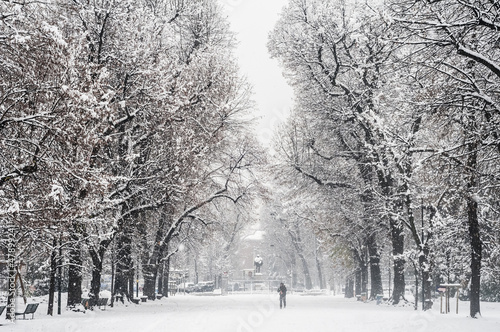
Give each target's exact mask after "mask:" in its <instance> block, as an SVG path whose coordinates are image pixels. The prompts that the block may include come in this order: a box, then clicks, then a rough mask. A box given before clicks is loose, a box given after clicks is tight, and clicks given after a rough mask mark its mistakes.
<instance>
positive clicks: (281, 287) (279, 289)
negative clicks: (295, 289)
mask: <svg viewBox="0 0 500 332" xmlns="http://www.w3.org/2000/svg"><path fill="white" fill-rule="evenodd" d="M278 293H280V296H281V297H285V296H286V287H285V285H280V287H279V288H278Z"/></svg>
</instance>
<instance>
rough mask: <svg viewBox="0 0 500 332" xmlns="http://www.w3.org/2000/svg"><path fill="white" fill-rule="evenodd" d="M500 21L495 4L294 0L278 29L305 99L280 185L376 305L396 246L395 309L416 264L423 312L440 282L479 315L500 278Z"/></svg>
mask: <svg viewBox="0 0 500 332" xmlns="http://www.w3.org/2000/svg"><path fill="white" fill-rule="evenodd" d="M499 13H500V5H499V4H498V3H497V2H494V1H487V0H484V1H468V0H464V1H451V0H450V1H447V0H443V1H418V0H405V1H399V0H398V1H385V2H384V3H381V2H380V1H363V2H346V1H339V2H325V1H319V0H290V1H289V4H288V6H287V7H286V8H285V9H284V10H283V12H282V14H281V18H280V20H279V22H278V23H277V25H276V27H275V29H274V31H273V32H272V33H271V34H270V41H269V50H270V52H271V54H272V55H273V56H274V57H275V58H277V59H278V60H279V61H280V62H281V64H282V66H283V67H284V71H285V75H286V77H287V78H288V80H289V82H290V84H291V85H292V87H293V88H294V91H295V99H296V106H295V108H294V110H293V111H292V116H291V118H290V120H289V121H288V123H287V124H286V125H285V126H284V127H283V129H282V130H281V131H280V133H279V135H278V137H277V140H276V161H277V165H276V166H275V170H274V171H275V172H274V174H279V177H277V179H276V181H278V183H280V184H283V185H288V187H289V190H290V192H291V193H293V194H290V195H288V199H289V201H290V202H292V203H291V204H290V205H291V206H293V207H294V210H295V211H294V212H293V213H294V214H295V215H297V216H303V220H308V219H312V220H315V222H313V223H309V224H310V225H311V226H312V227H313V229H314V230H315V232H316V233H317V235H318V237H320V238H321V240H322V241H324V243H328V245H327V250H328V251H329V252H330V253H331V254H334V253H339V252H342V253H344V254H345V253H350V254H349V255H348V256H345V257H346V260H348V261H350V262H352V263H354V265H355V266H356V268H355V269H354V270H355V271H356V272H355V277H356V278H355V279H356V283H357V284H358V285H359V286H360V287H356V288H359V289H360V290H361V291H367V285H368V280H370V282H371V296H372V297H374V296H375V295H376V294H378V293H381V292H382V284H381V276H380V260H381V248H383V247H384V246H386V245H389V246H390V248H391V250H390V252H391V257H390V258H391V260H392V262H393V270H394V273H393V277H394V280H393V282H394V291H393V294H392V301H393V302H394V303H398V302H399V301H400V300H401V298H403V297H404V290H405V269H406V267H407V266H413V267H414V268H415V271H416V272H415V275H416V276H419V278H418V279H417V280H420V281H421V283H422V289H423V292H424V299H425V302H424V304H423V308H424V309H428V308H430V307H431V306H432V300H431V296H432V290H433V288H434V287H435V285H436V284H437V283H439V282H460V283H462V284H463V285H464V287H466V288H467V289H468V290H469V296H470V301H471V307H470V315H471V317H477V315H478V314H480V305H479V301H480V295H481V292H480V285H481V280H482V284H483V285H484V284H486V285H487V286H486V287H488V288H491V287H498V284H499V283H500V271H499V269H498V266H499V265H498V260H499V258H500V256H499V254H500V250H499V249H500V246H499V243H500V242H499V236H500V228H499V227H498V217H499V211H500V210H499V200H498V197H499V180H500V179H499V174H500V169H499V165H500V162H499V157H500V139H499V128H500V112H499V101H500V99H499V98H500V95H499V94H498V91H499V83H500V70H499V69H498V68H499V57H500V53H499V51H498V47H497V46H498V45H497V44H498V38H499V37H500V35H499V33H498V27H499V26H500V21H499V19H498V17H499V16H498V14H499ZM368 271H369V272H368ZM369 273H370V277H369V276H368V275H369ZM495 285H496V286H495Z"/></svg>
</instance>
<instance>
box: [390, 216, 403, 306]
mask: <svg viewBox="0 0 500 332" xmlns="http://www.w3.org/2000/svg"><path fill="white" fill-rule="evenodd" d="M390 226H391V239H392V256H393V259H394V263H393V264H394V289H393V292H392V302H393V303H394V304H398V303H399V300H400V299H402V298H404V294H405V275H404V272H405V259H404V258H403V253H404V233H403V229H402V227H401V224H400V223H399V222H397V220H394V219H393V218H391V222H390Z"/></svg>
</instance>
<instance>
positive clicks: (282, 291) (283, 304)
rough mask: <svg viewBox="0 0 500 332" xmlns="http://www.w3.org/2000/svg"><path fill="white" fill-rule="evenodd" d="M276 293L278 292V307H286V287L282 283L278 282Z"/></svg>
mask: <svg viewBox="0 0 500 332" xmlns="http://www.w3.org/2000/svg"><path fill="white" fill-rule="evenodd" d="M278 293H280V309H281V307H283V308H286V287H285V284H284V283H281V284H280V287H279V288H278Z"/></svg>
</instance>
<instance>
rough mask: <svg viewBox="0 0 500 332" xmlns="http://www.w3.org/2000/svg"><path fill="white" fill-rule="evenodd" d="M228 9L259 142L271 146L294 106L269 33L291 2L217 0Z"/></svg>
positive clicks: (284, 0)
mask: <svg viewBox="0 0 500 332" xmlns="http://www.w3.org/2000/svg"><path fill="white" fill-rule="evenodd" d="M218 1H219V2H220V3H221V4H222V5H223V6H224V8H225V10H226V13H227V17H228V20H229V22H230V24H231V30H232V31H234V32H235V33H236V38H237V40H238V46H237V49H236V51H235V55H236V57H237V59H238V63H239V66H240V71H241V75H243V76H245V77H246V78H247V80H248V81H249V82H250V84H252V86H253V92H254V96H253V100H254V101H255V102H256V103H257V105H256V110H255V112H256V116H258V117H259V127H258V129H257V135H258V138H259V141H261V142H262V143H264V144H266V145H267V144H269V142H270V139H271V137H272V132H273V130H274V129H275V128H276V126H277V125H278V124H280V123H282V122H283V120H284V119H286V117H287V116H288V113H289V111H290V108H291V107H292V90H291V88H290V87H289V86H288V85H287V83H286V81H285V79H284V78H283V76H282V69H281V67H280V66H279V64H278V61H277V60H276V59H271V58H270V56H269V53H268V51H267V46H266V44H267V41H268V35H269V32H270V31H271V30H272V29H273V28H274V25H275V23H276V21H277V20H278V14H279V13H280V12H281V9H282V8H283V7H284V6H285V5H286V4H287V2H288V0H218Z"/></svg>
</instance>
